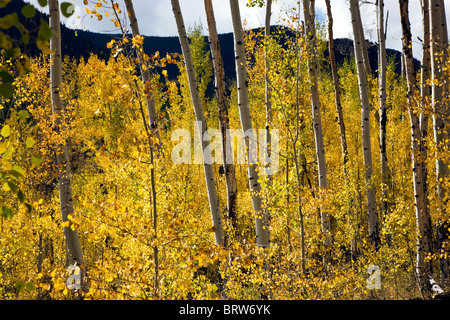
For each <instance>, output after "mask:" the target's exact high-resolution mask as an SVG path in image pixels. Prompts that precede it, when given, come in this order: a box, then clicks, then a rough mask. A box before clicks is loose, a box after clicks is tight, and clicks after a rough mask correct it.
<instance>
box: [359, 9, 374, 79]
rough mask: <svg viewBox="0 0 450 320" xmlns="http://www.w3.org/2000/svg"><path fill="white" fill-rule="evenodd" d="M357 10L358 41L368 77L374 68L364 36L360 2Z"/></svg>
mask: <svg viewBox="0 0 450 320" xmlns="http://www.w3.org/2000/svg"><path fill="white" fill-rule="evenodd" d="M355 10H356V22H357V28H358V30H359V31H358V41H359V42H361V44H362V54H363V62H364V69H365V70H366V73H367V76H368V75H371V74H372V68H371V67H370V59H369V51H368V49H367V43H366V37H365V35H364V27H363V25H362V21H361V11H360V9H359V1H358V5H357V6H355Z"/></svg>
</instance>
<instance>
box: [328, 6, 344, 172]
mask: <svg viewBox="0 0 450 320" xmlns="http://www.w3.org/2000/svg"><path fill="white" fill-rule="evenodd" d="M325 4H326V6H327V16H328V51H329V52H330V64H331V73H332V75H333V85H334V100H335V104H336V113H337V119H338V123H339V133H340V138H341V150H342V164H343V168H344V176H345V177H347V175H348V173H347V162H348V159H349V157H348V147H347V137H346V134H345V123H344V115H343V113H342V105H341V89H340V86H339V74H338V71H337V65H336V57H335V53H334V39H333V15H332V13H331V4H330V0H325Z"/></svg>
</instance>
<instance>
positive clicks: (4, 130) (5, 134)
mask: <svg viewBox="0 0 450 320" xmlns="http://www.w3.org/2000/svg"><path fill="white" fill-rule="evenodd" d="M0 134H1V135H2V136H3V137H4V138H7V137H9V135H10V134H11V127H10V125H8V124H5V125H4V126H3V128H2V130H1V133H0Z"/></svg>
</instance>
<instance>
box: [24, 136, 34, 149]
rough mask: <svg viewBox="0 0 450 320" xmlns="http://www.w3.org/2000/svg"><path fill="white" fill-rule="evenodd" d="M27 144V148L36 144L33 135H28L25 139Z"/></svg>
mask: <svg viewBox="0 0 450 320" xmlns="http://www.w3.org/2000/svg"><path fill="white" fill-rule="evenodd" d="M25 144H26V145H27V148H32V147H33V146H34V144H35V141H34V139H33V138H32V137H28V138H27V140H26V141H25Z"/></svg>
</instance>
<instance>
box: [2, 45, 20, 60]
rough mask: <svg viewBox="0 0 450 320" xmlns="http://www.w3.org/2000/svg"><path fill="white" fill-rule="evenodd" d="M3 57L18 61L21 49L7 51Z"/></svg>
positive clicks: (13, 48)
mask: <svg viewBox="0 0 450 320" xmlns="http://www.w3.org/2000/svg"><path fill="white" fill-rule="evenodd" d="M3 56H4V57H5V58H6V59H11V58H13V59H17V58H19V57H20V48H19V47H12V48H10V49H7V50H5V52H4V53H3Z"/></svg>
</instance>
